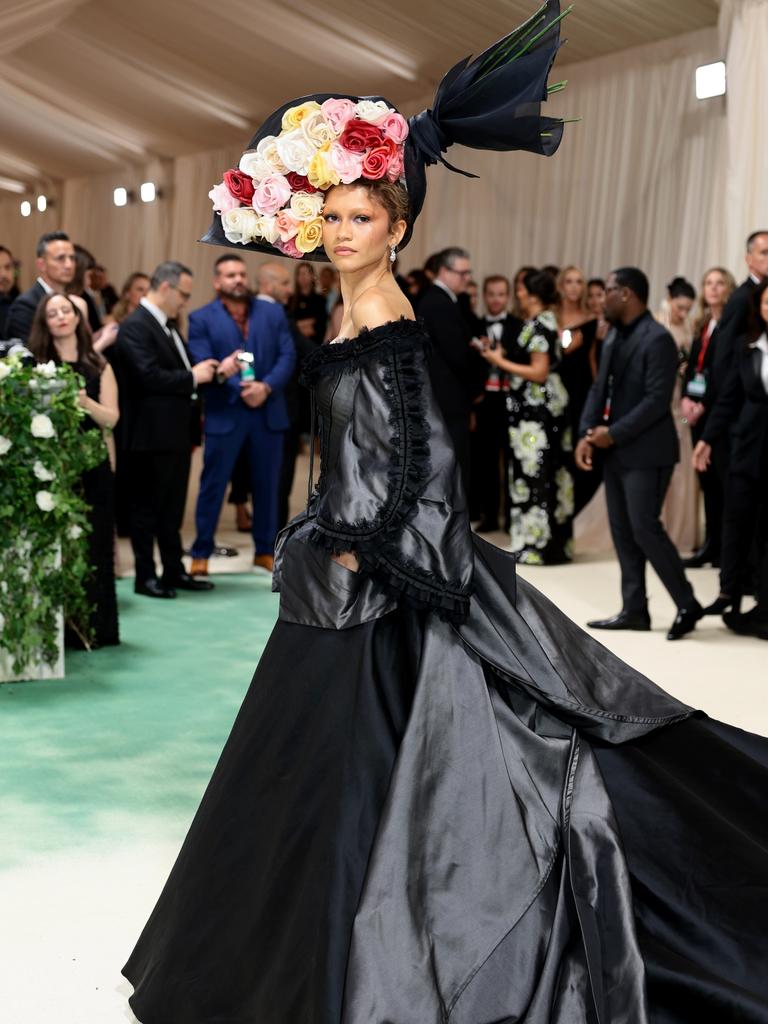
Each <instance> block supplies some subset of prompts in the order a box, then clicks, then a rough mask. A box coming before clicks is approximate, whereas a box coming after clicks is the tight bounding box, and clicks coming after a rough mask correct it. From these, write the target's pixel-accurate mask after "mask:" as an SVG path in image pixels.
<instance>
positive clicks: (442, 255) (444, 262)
mask: <svg viewBox="0 0 768 1024" xmlns="http://www.w3.org/2000/svg"><path fill="white" fill-rule="evenodd" d="M468 259H469V253H468V252H467V250H466V249H462V247H461V246H460V245H449V246H448V248H447V249H441V250H440V252H439V253H438V254H437V269H438V270H442V268H443V267H446V268H447V269H448V270H453V261H454V260H468Z"/></svg>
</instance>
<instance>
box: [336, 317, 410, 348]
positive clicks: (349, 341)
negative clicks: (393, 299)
mask: <svg viewBox="0 0 768 1024" xmlns="http://www.w3.org/2000/svg"><path fill="white" fill-rule="evenodd" d="M401 324H402V325H403V326H406V325H411V324H412V325H413V326H414V327H418V328H419V329H421V328H422V327H423V321H422V320H421V318H420V317H410V316H399V317H398V318H397V319H396V320H395V319H392V320H385V321H384V323H383V324H377V325H376V327H361V328H360V333H359V334H356V335H355V336H354V337H353V338H335V339H334V340H333V341H329V342H326V343H325V347H330V346H331V345H333V347H334V348H336V346H337V345H354V344H355V342H358V341H360V340H361V339H365V338H367V337H368V336H369V335H371V334H376V333H377V332H378V331H383V330H385V329H386V328H387V327H390V328H391V327H400V325H401Z"/></svg>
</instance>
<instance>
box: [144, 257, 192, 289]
mask: <svg viewBox="0 0 768 1024" xmlns="http://www.w3.org/2000/svg"><path fill="white" fill-rule="evenodd" d="M182 274H189V276H190V277H193V276H194V275H193V274H192V271H191V270H190V269H189V267H185V266H184V264H183V263H179V261H178V260H163V262H162V263H158V265H157V266H156V267H155V269H154V270H153V271H152V277H150V279H149V287H150V289H151V290H152V291H156V290H157V289H158V288H159V287H160V285H161V284H162V283H163V281H167V282H168V284H169V285H170V286H171V287H172V288H175V287H176V285H177V284H178V283H179V278H180V277H181V275H182Z"/></svg>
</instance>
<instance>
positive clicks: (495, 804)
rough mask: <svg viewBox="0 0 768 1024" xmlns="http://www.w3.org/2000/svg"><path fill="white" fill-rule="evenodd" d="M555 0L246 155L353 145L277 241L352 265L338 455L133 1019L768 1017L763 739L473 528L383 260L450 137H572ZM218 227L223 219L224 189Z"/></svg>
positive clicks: (148, 934)
mask: <svg viewBox="0 0 768 1024" xmlns="http://www.w3.org/2000/svg"><path fill="white" fill-rule="evenodd" d="M544 11H545V23H544V26H543V34H538V35H537V40H536V42H535V43H532V44H531V46H530V47H528V48H526V60H525V63H524V65H523V64H517V61H516V58H515V56H514V55H515V54H517V53H518V52H519V51H520V49H521V46H520V42H519V38H518V41H517V45H515V38H514V37H513V39H512V45H510V38H509V37H508V38H506V39H505V40H503V41H502V43H501V44H500V45H499V46H497V47H493V48H492V49H491V51H488V52H487V53H486V54H483V55H482V56H481V57H480V58H478V59H477V60H476V61H473V62H471V63H469V64H467V62H464V63H463V64H462V65H459V66H458V67H457V68H455V69H454V70H453V72H452V73H451V74H449V75H448V76H447V77H446V79H444V81H443V83H442V85H441V87H440V90H439V92H438V96H437V97H436V101H435V103H434V104H433V106H432V110H431V112H424V113H422V114H421V115H418V116H417V117H415V118H411V119H410V120H409V121H408V122H407V123H406V122H405V121H404V119H402V118H400V115H398V114H397V112H396V111H394V110H393V109H392V107H391V105H390V104H388V103H386V101H384V100H379V99H371V98H370V97H369V98H365V99H362V100H360V99H358V98H357V97H349V96H342V97H338V96H328V95H327V94H325V95H320V96H316V97H312V98H307V97H304V98H302V99H300V100H296V101H294V102H293V103H291V104H287V105H286V106H285V107H283V108H281V109H280V110H278V111H276V112H275V115H274V116H273V117H271V118H270V119H269V120H268V122H267V124H266V125H265V126H264V128H263V129H262V130H261V131H260V132H259V133H257V135H256V137H255V138H254V140H253V143H252V145H251V147H250V149H249V152H248V154H246V157H247V158H249V159H250V158H251V157H252V162H250V163H248V161H246V166H249V167H252V169H253V172H254V174H257V175H259V174H269V166H268V161H267V160H266V159H265V158H264V154H267V156H270V157H271V158H272V159H273V160H274V157H275V154H276V155H277V157H278V158H280V159H282V157H283V156H287V157H288V158H289V159H290V160H291V161H292V162H294V161H295V162H296V163H299V159H300V158H301V159H303V156H302V147H301V146H300V145H299V143H300V142H301V140H302V139H306V138H307V137H310V138H312V137H314V138H316V139H317V140H318V142H319V143H320V145H319V146H317V147H316V148H317V149H318V150H321V148H322V146H323V145H325V144H326V143H324V142H323V139H326V140H327V138H328V135H329V134H330V135H331V136H332V137H334V136H335V137H336V138H337V139H338V138H339V137H341V138H344V139H345V140H346V141H347V142H350V141H351V142H352V143H353V144H354V146H355V147H356V149H355V150H348V152H347V153H344V152H342V153H336V154H335V158H336V164H335V167H334V168H332V169H331V170H334V169H335V171H336V174H337V175H339V176H340V172H339V170H338V168H342V169H345V174H346V176H347V177H349V178H350V179H351V180H350V181H349V182H346V183H340V184H338V185H335V184H328V178H329V177H330V178H332V177H333V176H334V175H333V174H332V173H331V170H329V168H328V165H327V163H326V157H325V154H327V153H329V152H331V150H329V149H326V150H322V155H321V156H319V157H317V158H316V159H315V157H316V154H313V156H312V162H310V163H309V165H308V166H307V171H308V173H309V174H310V175H311V177H310V178H309V180H310V182H312V179H313V178H314V182H321V183H323V184H324V185H325V186H326V187H325V188H323V189H322V191H323V202H324V206H323V210H322V224H321V225H320V227H319V233H318V231H317V228H316V226H315V225H314V224H313V225H311V226H305V227H302V228H297V229H296V230H297V231H299V232H300V234H299V235H298V236H297V237H298V242H297V243H295V245H294V246H288V249H289V251H291V250H292V249H293V248H294V247H295V248H298V245H299V244H300V245H301V247H302V248H301V249H299V251H300V252H302V251H306V250H307V247H309V246H310V245H313V243H314V247H313V249H312V256H313V258H315V259H330V260H331V261H332V262H333V263H334V264H335V265H336V267H337V268H338V270H339V271H340V275H341V287H342V294H343V297H344V320H343V323H342V334H343V335H344V337H341V338H338V339H336V340H335V343H330V344H327V345H323V346H321V347H320V348H318V349H317V351H316V352H315V353H313V354H312V356H310V357H309V360H308V361H307V363H306V364H305V366H304V380H305V383H306V384H307V385H308V386H309V387H310V389H311V391H312V394H313V397H314V402H315V407H316V409H317V411H318V413H319V434H320V440H321V466H320V478H319V481H318V484H317V487H316V488H315V487H313V486H312V485H311V484H312V482H311V481H310V496H309V501H308V505H307V508H306V510H305V511H304V512H303V513H302V514H301V515H300V516H298V517H297V518H296V519H294V520H293V521H292V522H291V523H289V524H288V526H287V527H286V528H285V530H284V531H283V532H282V533H281V534H280V537H279V540H278V545H277V550H276V558H275V577H274V579H275V588H276V589H277V590H279V592H280V611H279V619H278V622H277V624H276V626H275V629H274V631H273V633H272V635H271V637H270V640H269V642H268V644H267V647H266V649H265V651H264V654H263V655H262V658H261V661H260V663H259V665H258V667H257V670H256V675H255V677H254V680H253V683H252V685H251V688H250V689H249V691H248V694H247V696H246V698H245V701H244V703H243V706H242V708H241V710H240V713H239V715H238V718H237V720H236V722H235V725H234V727H233V730H232V733H231V735H230V738H229V740H228V742H227V745H226V747H225V749H224V752H223V753H222V756H221V759H220V761H219V764H218V766H217V768H216V770H215V773H214V775H213V778H212V780H211V783H210V785H209V787H208V789H207V791H206V794H205V796H204V798H203V801H202V804H201V806H200V809H199V811H198V813H197V815H196V817H195V820H194V822H193V824H192V827H191V829H190V832H189V834H188V836H187V839H186V841H185V843H184V846H183V848H182V850H181V853H180V854H179V857H178V860H177V862H176V864H175V866H174V868H173V870H172V872H171V875H170V877H169V879H168V882H167V883H166V886H165V888H164V890H163V893H162V895H161V896H160V899H159V901H158V903H157V906H156V907H155V909H154V911H153V913H152V915H151V916H150V918H149V921H148V922H147V925H146V927H145V929H144V931H143V933H142V935H141V937H140V939H139V942H138V944H137V946H136V948H135V950H134V951H133V953H132V955H131V957H130V959H129V961H128V963H127V965H126V966H125V968H124V972H125V974H126V976H127V977H128V978H129V979H130V980H131V982H132V983H133V985H134V994H133V996H132V998H131V1005H132V1006H133V1008H134V1011H135V1013H136V1015H137V1017H138V1018H139V1020H140V1021H141V1022H142V1024H446V1022H449V1024H491V1022H497V1024H498V1022H502V1021H504V1022H512V1021H520V1022H522V1021H526V1022H527V1024H609V1022H610V1024H651V1022H652V1024H672V1022H683V1021H690V1020H705V1019H709V1020H717V1021H718V1022H719V1024H723V1022H729V1024H730V1022H733V1024H735V1022H736V1021H737V1020H742V1021H751V1022H761V1024H764V1022H765V1021H768V982H767V981H766V976H765V970H764V922H765V913H766V887H765V877H766V867H767V866H768V852H766V851H767V850H768V838H767V837H766V823H765V815H764V814H763V813H761V811H762V809H763V804H764V791H765V785H766V781H768V742H767V741H765V740H761V739H760V738H758V737H754V736H749V735H747V734H745V733H741V732H739V731H738V730H735V729H730V728H728V727H727V726H722V725H719V724H718V723H710V722H707V721H704V720H701V719H700V718H698V717H696V716H695V714H694V712H693V711H692V710H691V709H690V708H687V707H685V706H684V705H681V704H680V703H679V702H678V701H676V700H674V699H673V698H672V697H669V696H668V695H667V694H665V693H663V692H662V691H661V690H659V689H658V688H657V687H655V686H654V684H653V683H651V682H650V681H649V680H647V679H645V678H644V677H642V676H640V675H639V674H638V673H637V672H635V671H634V670H633V669H631V668H629V667H628V666H627V665H624V664H622V662H620V661H619V660H618V659H617V658H615V657H613V656H612V655H611V654H609V653H608V652H607V651H606V650H605V649H604V648H602V647H601V646H600V645H599V644H597V643H595V642H594V641H593V640H591V639H590V638H589V637H587V636H586V635H585V634H584V633H582V632H581V630H579V629H578V628H577V627H576V626H575V625H574V624H573V623H571V622H570V621H569V620H568V619H567V618H565V616H564V615H562V614H561V613H560V612H559V611H558V610H557V609H556V608H555V607H554V606H553V605H551V604H550V603H549V602H548V601H547V600H546V599H545V598H543V597H542V596H541V595H540V594H538V593H537V592H536V590H535V589H534V588H532V587H530V586H529V585H528V584H526V583H525V582H524V581H522V580H517V579H516V578H515V563H514V559H513V558H512V557H511V555H510V554H509V553H505V552H502V551H500V550H499V549H498V548H495V547H493V546H491V545H489V544H487V543H486V542H484V541H483V540H482V539H481V538H479V537H477V536H473V535H472V533H471V531H470V528H469V522H468V517H467V509H466V502H465V497H464V493H463V490H462V486H461V482H460V476H459V471H458V467H457V464H456V459H455V456H454V453H453V450H452V447H451V443H450V439H449V435H448V432H447V429H446V425H445V422H444V420H443V418H442V416H441V415H440V413H439V411H438V409H437V406H436V404H435V402H434V399H433V396H432V392H431V387H430V383H429V374H428V371H427V365H428V364H427V356H426V346H428V343H429V339H428V338H426V337H425V334H424V330H423V327H422V326H421V325H420V324H419V323H418V322H417V321H415V320H414V319H413V316H412V311H411V307H410V306H409V304H408V302H407V300H406V298H405V296H404V295H403V294H402V292H401V291H400V289H399V287H398V285H397V282H396V281H395V280H394V278H393V277H392V274H391V271H390V269H389V268H390V265H391V262H390V261H391V259H392V255H393V253H394V252H395V251H396V250H397V248H398V247H402V246H403V245H405V244H406V243H407V241H408V238H409V236H410V232H411V228H412V225H413V219H414V217H415V215H416V214H417V213H418V211H419V209H420V208H421V201H422V200H423V198H424V187H425V178H424V173H423V172H424V167H425V165H426V164H427V163H428V162H429V161H430V160H433V159H437V156H436V155H435V153H436V150H437V155H439V149H440V147H442V148H443V149H445V148H447V146H449V145H450V144H451V143H452V142H454V141H455V142H464V143H474V144H475V145H477V144H478V141H479V139H482V138H484V137H485V134H484V133H486V132H487V133H488V137H489V138H492V140H493V144H494V147H495V148H497V149H498V148H508V149H512V148H515V147H518V148H520V147H523V146H528V147H529V148H531V149H533V150H534V151H537V152H540V153H545V154H546V153H549V152H551V151H552V149H553V146H554V145H556V143H557V141H559V134H560V131H561V128H560V129H559V128H558V127H557V125H556V124H555V123H554V122H552V121H548V120H546V119H543V118H542V119H541V120H540V121H539V122H538V126H539V127H540V129H541V132H543V133H544V134H543V135H541V136H539V134H538V132H536V131H535V127H536V124H535V122H534V123H533V124H532V119H534V118H535V117H536V116H537V108H536V106H535V105H532V103H531V96H532V94H533V91H532V89H531V76H532V75H533V74H534V72H535V69H538V71H539V73H540V78H539V79H538V81H539V82H540V85H541V91H542V92H543V91H544V89H545V88H546V71H547V69H548V67H549V65H550V63H551V60H552V57H553V54H554V50H555V49H556V47H557V34H558V33H557V29H556V25H555V22H554V19H555V17H556V15H557V5H556V4H548V5H547V6H546V7H545V8H544ZM526 31H528V33H529V34H530V33H531V31H537V32H541V31H542V26H541V24H538V26H537V28H536V29H533V30H532V29H531V27H530V26H529V27H528V29H527V30H526ZM488 75H491V76H492V78H491V82H492V83H493V89H491V90H489V88H487V87H484V86H487V85H488V81H487V79H488ZM524 86H527V88H524ZM523 100H524V102H523ZM347 104H349V106H347ZM350 108H351V109H350ZM318 110H319V111H320V116H318ZM484 118H485V121H484ZM345 119H346V120H345ZM353 119H354V120H355V121H356V122H363V124H362V126H361V125H360V124H357V123H356V124H354V125H352V127H351V129H350V131H349V132H348V133H347V134H346V135H344V130H343V126H344V125H346V126H347V127H348V126H349V121H350V120H353ZM372 119H375V120H372ZM304 121H307V124H306V125H304V127H303V128H302V130H301V134H300V135H291V136H290V137H289V139H288V140H287V141H286V139H285V136H284V135H283V134H282V133H283V132H285V133H290V132H294V131H295V130H296V129H295V128H294V127H293V126H294V125H295V124H296V123H299V124H303V123H304ZM380 125H386V127H387V129H388V130H389V131H390V132H391V133H392V134H388V133H387V132H385V129H384V128H380ZM340 128H342V131H339V129H340ZM372 129H375V130H372ZM492 129H493V131H492ZM379 132H381V134H379ZM273 137H277V138H278V140H279V142H280V144H279V145H278V146H275V144H274V142H273ZM384 138H392V139H393V142H394V146H389V144H387V143H385V142H384V141H383V140H384ZM398 138H399V139H400V140H401V142H396V141H395V139H398ZM404 139H407V146H408V148H407V150H406V153H405V155H406V158H407V159H406V161H405V165H404V166H403V164H402V163H400V158H401V156H402V155H403V153H402V149H401V148H400V147H401V146H402V145H403V142H402V140H404ZM533 139H541V141H535V142H534V141H532V140H533ZM553 140H554V142H553ZM260 143H262V145H261V146H260ZM377 143H379V144H377ZM332 145H333V144H331V148H332ZM340 145H342V149H345V148H346V147H345V146H344V144H343V143H340ZM356 150H357V151H356ZM349 153H351V154H352V156H351V157H349V155H348V154H349ZM358 158H360V159H361V162H362V164H363V168H362V169H363V170H366V169H367V171H368V173H369V174H370V175H378V176H377V177H376V176H374V177H366V176H365V175H364V174H362V175H361V174H360V173H359V171H358V172H357V174H358V176H357V177H354V174H355V171H356V169H357V167H358ZM262 159H263V160H264V164H267V167H266V169H265V167H264V164H262V162H261V161H262ZM242 166H243V164H242V163H241V167H242ZM301 166H303V165H302V164H301V163H299V167H301ZM384 168H385V169H387V170H389V171H390V173H391V178H388V179H387V180H382V178H383V177H384V176H383V175H382V173H381V172H382V169H384ZM406 168H407V169H406ZM395 172H397V173H395ZM292 173H295V174H296V175H297V176H298V175H299V174H300V173H303V172H300V171H296V172H292ZM255 180H256V179H255ZM262 180H263V179H261V178H259V179H258V181H257V183H258V184H261V181H262ZM289 184H290V183H289ZM273 185H274V188H273V187H272V186H273ZM294 185H296V181H295V179H294ZM278 187H279V190H278ZM317 187H319V186H317ZM266 191H267V190H262V192H263V193H265V192H266ZM281 191H282V193H283V194H284V192H285V190H284V189H283V186H282V183H280V182H277V183H276V184H275V183H274V181H273V182H272V184H271V185H270V195H269V196H266V195H265V202H268V201H269V200H270V199H274V196H275V195H277V196H278V197H280V195H281ZM292 191H293V186H292ZM295 194H296V193H295V192H293V196H292V198H291V201H293V197H295ZM285 201H286V202H287V201H288V199H287V198H286V200H285ZM295 205H296V206H297V207H300V208H301V209H302V210H303V211H306V212H308V213H311V212H312V210H311V204H307V203H305V201H304V199H300V200H296V203H295ZM262 216H265V217H268V216H271V215H270V214H262ZM222 217H226V213H224V214H222ZM230 219H231V220H236V219H239V223H240V225H241V227H242V226H243V225H245V227H246V228H248V223H249V217H248V216H245V215H243V214H242V213H238V214H237V218H230ZM280 223H281V225H282V229H283V233H284V234H286V235H287V234H288V232H289V231H292V230H294V225H293V224H292V223H291V220H290V219H289V217H288V216H283V217H282V218H281V221H280ZM304 223H305V224H309V223H310V222H309V221H305V222H304ZM260 228H261V231H262V232H267V233H268V234H272V225H271V223H270V222H269V221H262V222H260ZM230 234H231V232H230ZM207 237H208V238H209V239H210V240H211V241H214V240H218V242H219V244H226V242H227V240H226V236H225V234H224V231H223V228H222V224H221V217H220V216H219V214H216V216H215V218H214V222H213V225H212V227H211V229H210V231H209V234H208V236H207ZM320 238H322V243H323V244H322V247H321V246H320V244H319V243H320ZM222 239H223V241H222ZM262 239H263V240H262ZM290 241H291V240H290V239H289V242H290ZM231 244H233V245H234V244H239V243H231ZM275 244H276V245H277V243H275ZM283 244H284V245H286V243H283ZM245 245H246V247H247V248H249V249H250V250H251V251H256V252H264V251H266V250H267V246H271V245H272V243H270V242H269V240H268V237H267V235H266V234H263V233H262V234H261V235H260V236H259V237H258V239H254V240H253V241H250V242H247V243H245ZM278 251H283V250H280V249H278Z"/></svg>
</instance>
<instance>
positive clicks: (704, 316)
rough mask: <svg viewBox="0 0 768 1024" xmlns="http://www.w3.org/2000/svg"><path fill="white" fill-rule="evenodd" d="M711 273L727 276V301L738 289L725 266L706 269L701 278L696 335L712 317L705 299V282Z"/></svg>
mask: <svg viewBox="0 0 768 1024" xmlns="http://www.w3.org/2000/svg"><path fill="white" fill-rule="evenodd" d="M710 274H722V275H723V277H724V278H725V284H726V287H727V289H728V293H727V295H726V296H725V301H726V302H727V301H728V299H730V297H731V296H732V295H733V293H734V292H735V291H736V279H735V278H734V276H733V274H732V273H731V272H730V270H726V269H725V267H710V268H709V270H706V271H705V272H704V274H703V275H702V278H701V288H700V289H699V308H698V310H697V315H696V326H695V328H694V336H695V335H697V334H700V333H701V331H702V330H703V329H704V327H706V325H707V324H708V323H709V321H710V320H711V319H712V311H711V310H710V308H709V306H708V305H707V303H706V301H705V299H704V282H705V281H706V280H707V278H708V277H709V275H710Z"/></svg>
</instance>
